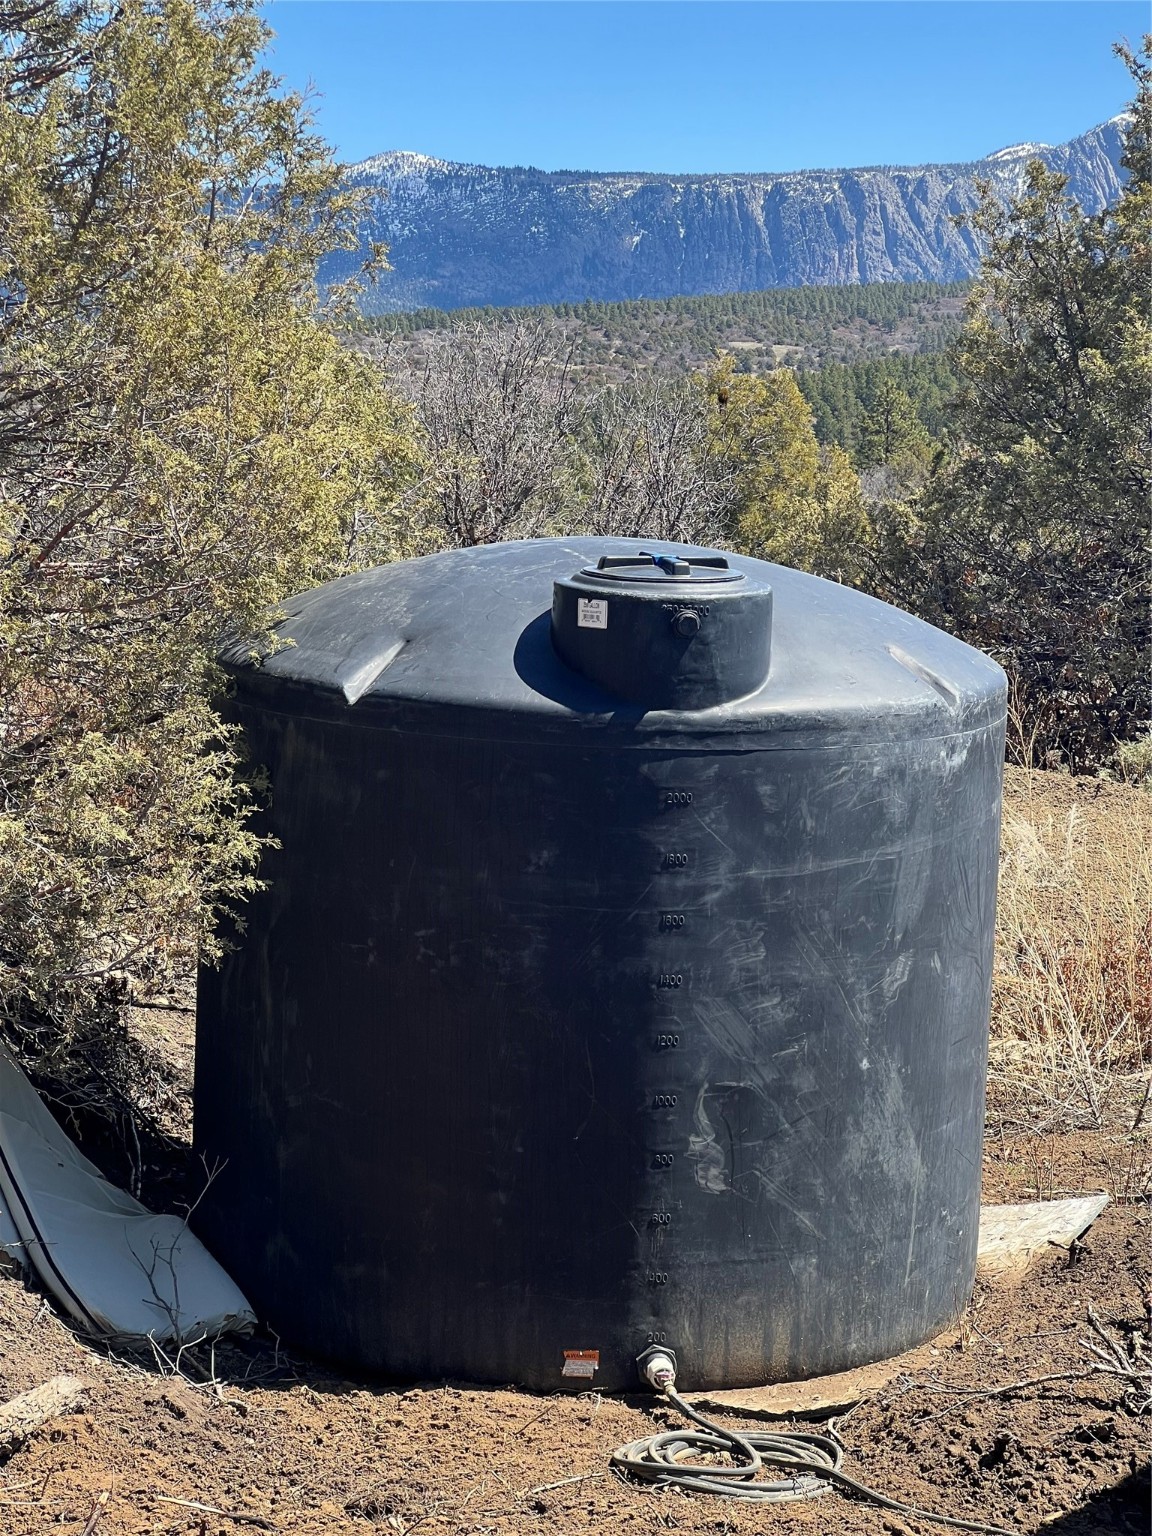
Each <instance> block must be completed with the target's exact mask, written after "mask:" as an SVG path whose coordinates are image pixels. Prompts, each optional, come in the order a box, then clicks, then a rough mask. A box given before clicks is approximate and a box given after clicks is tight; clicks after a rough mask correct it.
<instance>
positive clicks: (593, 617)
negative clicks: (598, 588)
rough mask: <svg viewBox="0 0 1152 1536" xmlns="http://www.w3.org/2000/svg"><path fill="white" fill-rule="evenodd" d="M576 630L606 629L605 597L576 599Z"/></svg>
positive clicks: (606, 601) (606, 604) (606, 610)
mask: <svg viewBox="0 0 1152 1536" xmlns="http://www.w3.org/2000/svg"><path fill="white" fill-rule="evenodd" d="M576 627H577V629H607V628H608V599H607V598H605V597H578V598H577V599H576Z"/></svg>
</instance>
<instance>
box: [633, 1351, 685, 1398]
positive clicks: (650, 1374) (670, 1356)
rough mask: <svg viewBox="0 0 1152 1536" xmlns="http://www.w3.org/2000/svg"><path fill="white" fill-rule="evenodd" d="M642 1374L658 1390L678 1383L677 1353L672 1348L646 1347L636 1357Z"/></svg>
mask: <svg viewBox="0 0 1152 1536" xmlns="http://www.w3.org/2000/svg"><path fill="white" fill-rule="evenodd" d="M636 1365H637V1367H638V1368H639V1371H640V1374H641V1376H643V1378H644V1380H645V1381H646V1382H647V1383H648V1385H649V1386H650V1387H653V1388H654V1389H655V1390H656V1391H657V1392H663V1391H665V1390H666V1389H667V1388H668V1387H674V1386H675V1385H676V1353H675V1351H674V1350H671V1349H661V1348H659V1347H654V1348H652V1349H646V1350H645V1351H644V1353H643V1354H642V1355H639V1356H638V1357H637V1359H636Z"/></svg>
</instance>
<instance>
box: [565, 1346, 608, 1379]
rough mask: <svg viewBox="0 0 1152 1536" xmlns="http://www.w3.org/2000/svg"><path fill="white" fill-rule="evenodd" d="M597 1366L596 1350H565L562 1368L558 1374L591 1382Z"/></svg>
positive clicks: (598, 1354) (598, 1352)
mask: <svg viewBox="0 0 1152 1536" xmlns="http://www.w3.org/2000/svg"><path fill="white" fill-rule="evenodd" d="M599 1366H600V1351H599V1350H598V1349H566V1350H565V1351H564V1368H563V1370H562V1371H561V1372H560V1374H561V1375H562V1376H584V1377H586V1378H587V1379H588V1380H591V1379H592V1377H593V1376H594V1375H595V1374H596V1372H597V1370H598V1369H599Z"/></svg>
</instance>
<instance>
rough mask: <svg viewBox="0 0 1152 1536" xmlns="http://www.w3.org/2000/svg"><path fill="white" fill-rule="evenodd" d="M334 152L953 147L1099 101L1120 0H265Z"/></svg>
mask: <svg viewBox="0 0 1152 1536" xmlns="http://www.w3.org/2000/svg"><path fill="white" fill-rule="evenodd" d="M264 12H265V15H266V16H267V18H268V21H269V23H270V24H271V26H272V27H273V28H274V29H275V30H276V32H277V34H278V35H277V37H276V39H275V41H274V43H273V45H272V50H271V54H270V57H269V63H270V64H271V66H272V68H273V69H275V70H276V72H277V73H278V74H281V75H282V76H283V77H284V78H285V80H286V81H287V83H288V84H289V85H291V86H293V87H295V88H304V87H305V86H307V85H308V84H309V83H311V84H312V85H314V86H315V88H316V89H317V91H318V92H319V93H320V96H319V99H318V100H317V101H316V103H315V112H316V117H317V121H318V125H319V127H320V130H321V132H322V133H323V134H324V135H325V137H326V138H327V139H328V141H329V142H330V143H332V144H333V145H334V146H335V147H336V150H337V152H338V154H339V155H340V158H341V159H343V160H348V161H351V160H358V159H362V158H364V157H366V156H368V155H370V154H374V153H376V152H378V151H380V150H385V149H410V150H418V151H420V152H421V153H423V154H429V155H436V156H439V157H441V158H443V159H446V160H470V161H474V162H478V163H481V164H487V165H534V166H540V167H542V168H544V169H546V170H556V169H569V170H572V169H577V170H652V171H756V170H796V169H804V168H808V167H816V166H842V165H874V164H902V163H903V164H909V163H913V164H915V163H918V162H922V161H947V160H968V159H975V158H978V157H979V156H980V155H982V154H985V153H987V152H989V151H991V150H994V149H999V148H1001V147H1002V146H1004V145H1007V144H1013V143H1019V142H1021V141H1025V140H1026V141H1036V140H1039V141H1041V142H1046V143H1060V142H1062V141H1063V140H1064V139H1067V138H1071V137H1072V136H1074V135H1075V134H1077V133H1080V132H1083V130H1084V129H1086V128H1089V127H1091V126H1092V125H1093V124H1094V123H1097V122H1101V121H1103V120H1104V119H1105V118H1108V117H1111V116H1112V115H1113V114H1114V113H1116V112H1118V111H1120V110H1121V108H1122V107H1123V105H1124V103H1125V101H1126V99H1127V96H1128V77H1127V74H1126V73H1125V71H1124V69H1123V67H1122V66H1121V65H1120V63H1119V62H1118V61H1117V60H1116V59H1114V58H1113V57H1112V55H1111V53H1110V44H1111V43H1112V42H1113V41H1115V40H1116V39H1117V38H1120V37H1127V38H1128V39H1129V41H1130V42H1131V43H1132V44H1133V45H1137V44H1138V43H1139V40H1140V37H1141V34H1142V33H1143V32H1144V31H1146V30H1147V29H1148V7H1147V5H1146V4H1144V3H1136V0H1063V3H1052V0H885V3H875V0H799V3H789V0H780V3H758V0H699V3H696V0H679V3H671V4H669V3H665V0H630V3H617V0H584V3H568V0H510V3H489V0H466V3H457V0H416V3H412V0H403V3H393V0H269V3H267V4H266V5H265V6H264Z"/></svg>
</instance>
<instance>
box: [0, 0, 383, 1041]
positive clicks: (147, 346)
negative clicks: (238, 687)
mask: <svg viewBox="0 0 1152 1536" xmlns="http://www.w3.org/2000/svg"><path fill="white" fill-rule="evenodd" d="M267 35H268V34H267V32H266V29H265V28H264V26H263V24H262V22H261V21H260V19H259V17H258V15H257V12H256V5H255V0H219V3H216V0H122V3H117V4H115V5H112V4H106V3H104V0H26V3H24V4H22V5H17V4H8V5H0V797H2V798H0V1011H3V1012H4V1013H6V1015H7V1016H8V1017H9V1018H10V1019H11V1018H12V1017H14V1016H16V1015H18V1014H21V1013H27V1012H28V1011H29V1010H34V1011H38V1012H39V1013H40V1014H41V1015H42V1016H48V1017H52V1018H56V1019H57V1020H59V1021H61V1022H63V1021H65V1020H66V1019H67V1017H68V1015H69V1011H70V1010H72V1009H75V1008H77V1007H81V1006H83V1005H84V1004H85V1002H86V1000H87V999H89V998H90V997H91V995H92V992H93V989H94V988H97V987H98V986H99V985H100V984H101V982H102V981H103V980H106V979H107V978H109V977H121V978H132V979H135V981H136V982H137V983H138V984H140V985H145V986H146V985H150V984H161V985H163V984H166V983H167V981H168V979H169V978H170V977H171V975H172V973H173V972H174V971H176V970H178V969H180V968H183V967H184V966H186V965H187V963H188V961H189V958H190V957H191V955H192V954H193V953H194V952H195V950H196V947H197V945H198V944H200V945H205V946H207V947H208V948H209V950H210V948H211V945H212V943H213V939H212V918H213V914H214V912H215V911H216V910H217V909H218V907H219V905H220V904H221V903H222V902H225V901H228V900H231V899H235V898H238V897H242V896H243V894H244V892H245V891H246V890H247V889H248V888H249V885H250V883H251V881H252V879H253V859H254V856H255V853H256V842H255V839H254V837H253V835H252V833H251V831H250V830H249V829H248V827H247V824H246V810H247V795H246V792H245V791H244V790H243V789H242V788H241V787H239V785H238V782H237V780H236V779H235V778H234V774H233V768H234V766H235V757H236V743H235V741H234V739H233V738H232V736H231V735H230V734H229V733H228V731H227V730H225V729H223V728H222V727H221V725H220V722H219V720H218V718H217V716H216V713H215V712H214V709H213V705H212V685H213V681H214V679H213V673H212V663H211V658H212V655H213V652H214V649H215V647H216V644H217V642H218V640H219V638H220V636H221V634H222V632H223V631H224V629H225V627H226V626H229V625H232V626H239V627H241V628H244V629H247V628H253V629H256V628H259V627H261V626H262V625H263V624H265V623H266V622H267V615H268V612H269V610H270V608H271V607H273V606H274V604H275V602H276V600H277V599H278V598H279V597H281V596H282V595H283V594H285V593H286V592H287V591H289V590H290V589H293V588H297V587H300V586H303V585H306V584H308V583H311V582H314V581H316V580H318V579H321V578H323V577H324V576H326V575H329V574H330V573H332V572H334V571H335V570H337V569H339V568H340V567H341V566H342V564H343V563H344V562H345V560H346V559H347V556H348V550H349V546H350V543H351V541H352V540H353V539H355V538H357V537H361V536H363V535H364V534H365V533H366V532H369V531H371V532H373V534H374V537H375V538H376V540H377V542H378V543H379V542H380V541H381V540H382V539H383V541H384V542H385V543H386V542H387V538H386V535H385V533H384V530H385V529H386V528H387V527H388V508H389V504H390V500H391V498H392V495H393V492H394V491H395V489H396V487H397V483H398V480H399V479H400V478H402V476H403V475H404V473H405V470H406V466H407V464H408V462H409V459H410V455H411V449H410V446H409V441H408V437H407V427H406V422H405V418H404V414H403V412H402V411H401V410H400V409H399V408H398V407H397V406H396V405H395V404H394V402H393V401H392V400H391V399H390V397H389V396H388V395H387V394H386V393H385V392H384V390H383V389H382V388H381V387H380V384H379V382H378V380H377V377H376V375H375V374H374V372H373V370H372V368H371V366H370V365H369V364H368V362H367V361H366V360H365V359H363V358H361V357H359V356H356V355H354V354H352V353H349V352H347V351H345V350H344V349H342V348H341V346H340V345H338V343H337V341H336V340H335V338H334V335H333V334H332V332H331V330H330V329H329V327H328V325H327V323H326V322H325V320H324V318H323V317H322V316H321V315H319V314H318V313H317V293H316V289H315V284H314V272H315V268H316V262H317V260H318V258H319V256H320V255H321V254H322V253H323V252H324V251H325V250H328V249H330V248H332V247H333V246H337V245H341V244H347V245H352V244H353V243H354V241H355V223H356V212H357V209H356V203H355V201H354V200H353V199H352V198H350V197H348V196H346V195H344V194H343V193H342V192H341V191H340V190H339V184H338V174H337V170H336V167H335V166H334V165H333V163H332V161H331V159H330V157H329V155H328V153H327V151H326V150H325V148H324V146H323V145H322V144H321V143H320V142H319V140H318V139H317V138H316V137H315V136H314V135H313V133H312V132H311V129H310V126H309V121H308V117H307V114H306V111H305V109H304V104H303V103H302V102H301V100H300V99H299V98H298V97H296V96H294V95H291V94H286V93H284V92H283V91H281V90H280V89H279V88H278V86H277V83H276V82H275V81H274V80H273V78H272V77H271V76H270V75H269V74H268V73H267V72H266V71H265V70H264V69H263V68H261V65H260V57H259V56H260V51H261V49H262V47H263V45H264V42H265V40H266V37H267Z"/></svg>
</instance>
